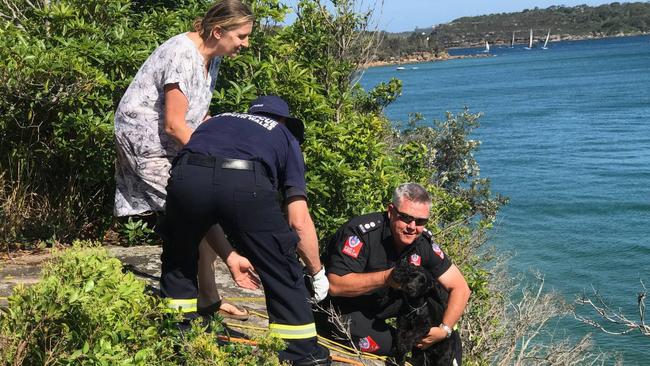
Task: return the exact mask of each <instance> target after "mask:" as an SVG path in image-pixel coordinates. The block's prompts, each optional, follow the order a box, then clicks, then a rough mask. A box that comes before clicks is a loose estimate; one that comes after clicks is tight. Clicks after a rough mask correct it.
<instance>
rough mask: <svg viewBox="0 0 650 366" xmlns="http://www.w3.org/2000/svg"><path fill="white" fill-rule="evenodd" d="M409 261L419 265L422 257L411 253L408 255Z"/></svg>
mask: <svg viewBox="0 0 650 366" xmlns="http://www.w3.org/2000/svg"><path fill="white" fill-rule="evenodd" d="M409 263H411V264H412V265H414V266H419V265H420V264H422V258H421V257H420V256H419V255H417V254H415V253H413V254H411V256H410V257H409Z"/></svg>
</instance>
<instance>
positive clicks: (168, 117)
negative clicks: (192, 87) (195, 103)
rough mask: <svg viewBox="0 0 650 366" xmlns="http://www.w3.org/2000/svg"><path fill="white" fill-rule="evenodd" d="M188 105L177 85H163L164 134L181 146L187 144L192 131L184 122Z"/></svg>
mask: <svg viewBox="0 0 650 366" xmlns="http://www.w3.org/2000/svg"><path fill="white" fill-rule="evenodd" d="M188 107H189V104H188V102H187V97H186V96H185V94H183V92H182V91H181V89H180V88H179V87H178V83H174V84H166V85H165V133H167V134H168V135H169V136H171V137H173V138H174V139H175V140H176V141H178V143H179V144H181V146H184V145H185V144H187V142H188V141H189V140H190V136H192V129H191V128H189V127H188V126H187V122H185V114H187V109H188Z"/></svg>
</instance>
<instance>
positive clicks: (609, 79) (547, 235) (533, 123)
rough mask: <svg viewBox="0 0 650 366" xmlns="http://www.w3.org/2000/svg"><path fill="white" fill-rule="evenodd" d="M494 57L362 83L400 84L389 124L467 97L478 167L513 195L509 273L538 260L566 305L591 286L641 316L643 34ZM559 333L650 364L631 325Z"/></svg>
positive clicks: (649, 78)
mask: <svg viewBox="0 0 650 366" xmlns="http://www.w3.org/2000/svg"><path fill="white" fill-rule="evenodd" d="M451 53H452V54H471V53H480V50H476V49H460V50H452V52H451ZM491 54H492V55H493V56H494V57H486V58H468V59H457V60H449V61H444V62H434V63H423V64H417V65H404V66H405V70H401V71H398V70H396V68H395V67H394V66H386V67H377V68H372V69H369V70H368V71H366V72H365V74H364V76H363V78H362V80H361V83H362V85H363V86H364V87H365V88H366V89H368V88H371V87H372V86H374V85H376V84H377V83H379V82H381V81H388V80H389V79H390V78H391V77H397V78H399V79H401V80H402V81H403V83H404V90H403V95H402V96H401V97H400V98H399V99H398V100H397V101H396V102H395V103H393V104H392V105H390V106H389V107H388V108H387V110H386V114H387V115H388V117H389V118H391V120H394V121H402V122H404V121H407V120H408V114H409V113H411V112H421V113H423V114H424V115H425V117H426V118H427V121H429V122H430V121H432V120H433V119H438V120H441V119H444V113H445V111H451V112H454V113H457V112H460V111H462V109H463V107H464V106H468V107H469V108H470V111H471V112H482V113H483V114H484V115H483V117H482V118H481V119H480V122H481V127H480V128H478V129H477V130H476V131H475V135H474V136H473V137H474V138H477V139H479V140H481V141H482V145H481V147H480V150H479V151H478V152H477V154H476V158H477V160H478V162H479V164H480V166H481V175H482V176H483V177H489V178H490V179H491V180H492V187H493V191H494V192H499V193H501V194H503V195H506V196H508V197H510V199H511V201H510V204H509V205H507V206H506V207H504V208H503V209H502V211H501V212H500V214H499V216H498V224H497V228H496V229H495V230H494V231H493V232H492V239H491V243H493V244H495V245H496V246H497V248H499V249H500V250H503V251H509V252H511V253H514V254H515V256H514V258H513V259H512V260H511V261H510V267H511V270H512V272H513V274H514V273H530V269H531V268H534V269H537V270H539V271H541V272H543V273H544V274H545V278H546V287H547V289H553V290H555V291H557V292H559V293H561V294H563V295H564V296H565V298H566V299H567V301H569V302H572V301H573V300H574V298H575V297H576V296H577V295H579V294H580V293H582V291H583V290H587V291H590V290H591V286H592V285H593V286H594V287H595V288H597V289H598V290H599V291H600V293H601V294H602V295H604V296H605V297H606V298H607V299H608V300H610V304H611V305H612V306H613V308H615V309H616V308H619V307H620V308H621V309H622V310H623V311H624V313H625V314H626V315H628V316H629V317H630V318H632V319H635V320H638V311H637V308H636V298H637V293H638V292H639V291H641V290H642V287H641V284H640V282H639V280H640V279H641V280H643V281H644V283H646V284H647V285H648V287H649V288H650V266H648V261H649V260H650V36H638V37H625V38H615V39H614V38H611V39H601V40H588V41H575V42H559V43H551V44H549V49H547V50H541V49H533V50H525V49H523V47H516V48H514V49H510V48H496V47H493V48H492V53H491ZM648 316H649V317H650V314H648ZM555 326H558V325H555ZM558 332H559V333H560V334H558V335H559V336H561V335H562V332H567V334H569V335H570V336H573V337H578V336H582V335H584V334H586V333H588V332H593V333H594V338H595V342H596V346H597V347H598V348H599V349H601V350H603V351H614V352H616V351H620V352H621V353H622V354H623V357H624V361H625V364H626V365H642V364H650V361H649V360H650V338H648V337H647V336H642V335H640V334H639V333H634V334H631V335H625V336H610V335H606V334H604V333H601V332H599V331H597V330H596V329H595V328H591V327H588V326H586V325H582V324H580V323H578V322H577V321H575V320H573V318H569V319H563V320H562V321H561V324H559V329H558Z"/></svg>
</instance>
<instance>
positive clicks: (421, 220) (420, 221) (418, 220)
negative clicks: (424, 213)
mask: <svg viewBox="0 0 650 366" xmlns="http://www.w3.org/2000/svg"><path fill="white" fill-rule="evenodd" d="M393 211H395V214H396V215H397V218H398V219H399V220H400V221H402V222H403V223H405V224H410V223H411V222H413V221H415V225H416V226H424V225H426V224H427V222H429V218H428V217H413V216H411V215H409V214H405V213H404V212H400V211H399V210H397V207H395V206H393Z"/></svg>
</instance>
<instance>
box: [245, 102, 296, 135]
mask: <svg viewBox="0 0 650 366" xmlns="http://www.w3.org/2000/svg"><path fill="white" fill-rule="evenodd" d="M248 113H250V114H256V113H268V114H272V115H275V116H279V117H284V118H286V122H285V126H287V129H289V131H290V132H291V133H292V134H293V136H295V137H296V139H297V140H298V142H300V143H301V144H302V142H303V141H305V125H304V124H303V123H302V121H301V120H300V119H298V118H295V117H291V114H290V113H289V105H288V104H287V102H285V101H284V99H282V98H280V97H278V96H277V95H262V96H260V97H257V99H255V100H254V101H252V102H251V106H250V108H248Z"/></svg>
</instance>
